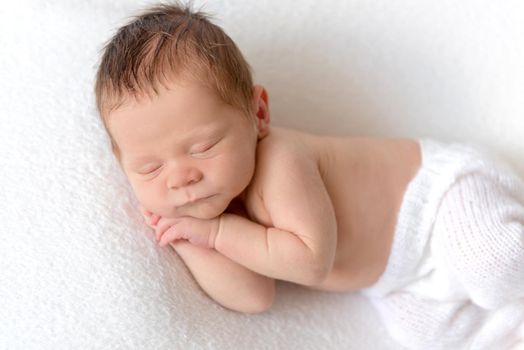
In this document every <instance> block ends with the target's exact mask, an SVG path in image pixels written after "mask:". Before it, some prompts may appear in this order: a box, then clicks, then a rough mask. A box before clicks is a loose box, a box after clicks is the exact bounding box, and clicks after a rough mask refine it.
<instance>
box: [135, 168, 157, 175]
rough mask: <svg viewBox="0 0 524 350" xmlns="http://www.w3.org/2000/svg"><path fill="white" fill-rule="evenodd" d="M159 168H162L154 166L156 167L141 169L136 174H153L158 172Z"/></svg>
mask: <svg viewBox="0 0 524 350" xmlns="http://www.w3.org/2000/svg"><path fill="white" fill-rule="evenodd" d="M161 167H162V166H156V167H152V168H147V169H143V170H140V171H138V173H139V174H141V175H149V174H153V173H154V172H156V171H157V170H159V169H160V168H161Z"/></svg>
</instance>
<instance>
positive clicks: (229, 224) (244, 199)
mask: <svg viewBox="0 0 524 350" xmlns="http://www.w3.org/2000/svg"><path fill="white" fill-rule="evenodd" d="M251 114H252V115H250V116H246V115H245V113H243V112H242V111H241V110H240V109H237V108H234V107H232V106H230V105H228V104H225V103H223V102H222V101H221V100H220V99H219V97H218V96H217V95H216V93H214V91H212V90H210V89H209V88H207V87H206V86H204V85H203V84H200V83H198V82H196V81H191V80H183V81H174V82H171V83H170V84H169V85H168V86H167V87H161V88H160V90H159V93H158V95H157V96H154V97H144V98H142V99H139V100H131V99H130V100H128V101H126V102H125V103H124V104H123V105H122V106H120V107H119V108H118V109H116V110H114V111H112V112H111V113H110V114H109V117H108V127H109V130H110V132H111V134H112V136H113V139H114V141H115V142H116V144H117V145H118V148H119V154H118V155H117V156H118V159H119V162H120V164H121V166H122V169H123V170H124V172H125V174H126V176H127V177H128V179H129V181H130V184H131V186H132V188H133V190H134V192H135V194H136V196H137V199H138V201H139V203H140V205H141V211H142V213H143V215H144V217H145V218H146V221H147V223H148V224H149V225H150V226H151V227H152V228H153V229H154V230H155V237H156V239H157V240H158V242H159V244H160V245H161V246H167V245H171V246H172V247H173V248H174V249H175V250H176V252H177V253H178V254H179V255H180V257H181V258H182V259H183V260H184V262H185V263H186V264H187V266H188V268H189V269H190V271H191V272H192V274H193V276H194V277H195V279H196V281H197V282H198V283H199V285H200V286H201V287H202V289H203V290H204V291H205V292H206V293H207V294H208V295H209V296H210V297H211V298H213V299H214V300H216V301H217V302H218V303H220V304H221V305H223V306H225V307H227V308H229V309H233V310H237V311H241V312H260V311H264V310H266V309H267V308H268V307H270V305H271V304H272V302H273V299H274V292H275V280H277V279H278V280H285V281H290V282H294V283H297V284H301V285H305V286H309V287H311V288H316V289H322V290H329V291H352V290H355V289H360V288H364V287H366V286H370V285H371V284H373V282H375V281H376V280H377V279H378V278H379V276H380V275H381V274H382V273H383V271H384V269H385V266H386V264H387V260H388V257H389V252H390V249H391V243H392V240H393V234H394V229H395V224H396V219H397V213H398V211H399V208H400V204H401V201H402V197H403V195H404V192H405V190H406V187H407V185H408V183H409V181H410V180H411V179H412V178H413V177H414V175H415V174H416V172H417V170H418V168H419V166H420V161H421V160H420V149H419V145H418V143H417V142H416V141H413V140H407V139H378V138H341V137H327V136H318V135H313V134H308V133H304V132H299V131H294V130H290V129H285V128H277V127H272V126H271V127H270V113H269V103H268V96H267V93H266V90H265V89H264V88H263V87H261V86H258V85H256V86H254V87H253V97H252V113H251Z"/></svg>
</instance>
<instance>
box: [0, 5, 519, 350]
mask: <svg viewBox="0 0 524 350" xmlns="http://www.w3.org/2000/svg"><path fill="white" fill-rule="evenodd" d="M150 2H152V1H149V0H140V1H135V0H114V1H107V0H75V1H70V0H17V1H3V2H2V4H1V6H0V48H1V49H0V202H1V203H2V210H0V220H1V222H2V225H1V228H0V239H1V242H0V349H53V350H54V349H203V348H205V349H246V348H252V349H293V348H300V349H340V348H342V349H358V350H362V349H373V350H375V349H388V350H390V349H398V348H401V347H400V346H395V345H394V344H393V343H392V341H391V339H390V338H389V337H388V336H387V333H385V330H384V327H383V325H382V324H381V323H380V320H379V319H378V315H377V314H376V312H375V310H374V309H373V308H372V307H371V305H370V303H369V302H368V301H367V300H366V299H365V298H363V297H361V296H359V295H355V294H352V295H342V294H327V293H320V292H314V291H309V290H306V289H303V288H298V287H294V286H290V285H287V284H284V285H280V286H279V289H278V293H277V294H278V297H277V301H276V304H275V306H274V308H273V309H272V310H271V311H270V312H269V313H267V314H264V315H257V316H245V315H238V314H235V313H231V312H228V311H225V310H223V309H222V308H220V307H219V306H217V305H216V304H215V303H213V302H211V301H210V300H209V299H208V298H207V297H205V296H204V295H203V294H202V292H201V291H200V290H199V289H198V288H197V286H196V285H195V283H194V282H193V280H192V278H191V276H190V275H189V273H188V271H187V270H186V269H185V267H184V266H183V264H182V263H181V261H180V260H179V259H178V258H177V257H176V255H175V254H173V252H171V251H169V250H160V249H157V248H156V247H155V245H154V241H153V239H152V237H151V236H150V235H149V231H148V230H147V228H146V226H145V225H144V224H143V222H142V220H141V217H140V215H139V214H138V212H137V210H136V208H135V205H136V202H135V201H134V199H133V196H132V193H131V191H130V189H129V186H128V184H127V182H126V181H125V179H124V177H123V175H122V174H121V172H120V170H119V168H118V166H117V165H116V163H115V161H114V159H113V158H112V156H111V155H110V154H109V152H108V150H109V144H108V140H107V138H106V136H105V135H104V132H103V129H102V127H101V125H100V123H99V121H98V119H97V116H96V111H95V108H94V101H93V93H92V90H93V77H94V71H95V67H96V63H97V58H98V51H99V50H100V49H101V48H102V46H103V43H104V41H105V40H107V39H108V38H109V36H110V35H111V34H112V33H113V32H114V30H115V29H116V28H117V27H118V26H119V25H121V24H122V23H123V22H125V21H126V20H127V18H128V17H129V16H131V15H132V14H134V13H135V11H136V10H138V9H139V8H141V7H142V6H144V5H145V4H147V3H150ZM203 3H207V4H206V6H204V10H208V11H209V12H211V13H214V14H216V17H217V22H218V23H219V24H221V25H223V26H224V28H225V29H226V30H227V32H228V33H230V34H231V36H232V37H233V38H234V39H235V40H236V41H237V42H238V44H239V46H240V48H241V49H242V50H243V52H244V53H245V54H246V56H247V58H248V61H249V62H250V63H251V64H252V66H253V68H254V73H255V77H256V81H258V82H261V83H263V84H265V85H266V86H267V87H268V90H269V94H270V101H271V107H272V120H273V122H275V123H276V124H280V125H284V126H292V127H298V128H304V129H309V130H311V131H315V132H329V133H338V134H383V135H390V136H399V135H409V136H416V135H432V136H438V137H442V138H446V139H461V140H463V139H466V140H469V139H472V140H477V141H482V143H486V144H489V145H490V146H492V147H494V148H497V149H499V150H501V151H503V153H504V154H505V155H508V156H509V157H510V158H511V159H513V160H514V163H515V164H516V165H517V166H519V165H520V164H519V163H518V162H517V161H519V160H520V159H522V145H521V135H522V134H523V132H524V123H523V120H524V119H523V118H522V115H523V114H524V113H523V112H524V104H522V96H523V94H524V84H523V82H524V71H523V70H522V67H523V66H522V59H521V58H522V56H523V53H524V45H523V41H522V40H521V39H522V36H523V33H524V11H523V3H522V2H521V1H519V0H508V1H503V2H502V1H500V2H493V1H491V0H463V1H460V2H457V1H455V0H424V1H419V2H413V1H410V0H398V1H383V0H380V1H356V0H348V1H340V0H326V1H322V2H318V1H314V0H304V1H302V2H300V5H298V4H297V2H296V1H285V0H260V1H244V0H213V1H198V0H196V1H195V5H196V7H197V8H198V7H199V6H201V5H202V4H203ZM520 170H521V171H524V167H522V165H520ZM523 174H524V172H523ZM502 318H503V317H502ZM503 321H505V319H504V318H503Z"/></svg>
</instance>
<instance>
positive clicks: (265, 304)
mask: <svg viewBox="0 0 524 350" xmlns="http://www.w3.org/2000/svg"><path fill="white" fill-rule="evenodd" d="M140 211H141V212H142V215H144V218H145V221H146V223H147V224H148V225H149V226H150V227H151V228H153V229H155V230H157V228H160V229H162V230H164V229H165V228H164V227H163V226H165V227H169V226H170V225H171V224H172V222H173V221H174V220H173V219H163V218H161V217H159V216H158V215H155V214H153V213H151V212H150V211H147V210H146V209H144V208H143V207H141V208H140ZM169 244H170V245H171V246H172V247H173V248H174V249H175V251H176V252H177V253H178V255H179V256H180V257H181V258H182V260H184V263H185V264H186V266H187V267H188V269H189V270H190V271H191V274H192V275H193V277H194V278H195V280H196V281H197V283H198V284H199V286H200V287H201V288H202V289H203V290H204V291H205V292H206V294H207V295H209V297H211V298H212V299H214V300H215V301H216V302H218V303H219V304H220V305H222V306H224V307H226V308H229V309H232V310H235V311H240V312H247V313H253V312H261V311H264V310H267V309H268V308H269V307H270V306H271V304H272V303H273V299H274V296H275V281H274V280H273V279H272V278H269V277H266V276H262V275H259V274H258V273H256V272H253V271H251V270H249V269H247V268H245V267H244V266H242V265H239V264H238V263H236V262H234V261H232V260H230V259H228V258H226V257H225V256H223V255H222V254H220V253H218V252H217V251H216V250H214V249H206V248H202V247H198V246H195V245H193V244H191V243H189V242H188V241H185V240H177V241H173V242H170V243H169Z"/></svg>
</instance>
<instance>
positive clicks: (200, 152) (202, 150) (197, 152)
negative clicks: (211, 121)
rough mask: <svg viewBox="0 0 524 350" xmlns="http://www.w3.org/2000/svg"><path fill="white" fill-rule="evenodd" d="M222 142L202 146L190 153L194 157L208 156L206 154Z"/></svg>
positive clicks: (217, 141)
mask: <svg viewBox="0 0 524 350" xmlns="http://www.w3.org/2000/svg"><path fill="white" fill-rule="evenodd" d="M219 142H220V140H216V141H214V142H211V143H207V144H204V145H202V146H198V147H196V148H195V149H194V150H193V151H191V152H190V154H191V155H192V156H202V155H206V152H208V151H210V150H211V149H212V148H213V147H215V146H216V145H217V144H218V143H219Z"/></svg>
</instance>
